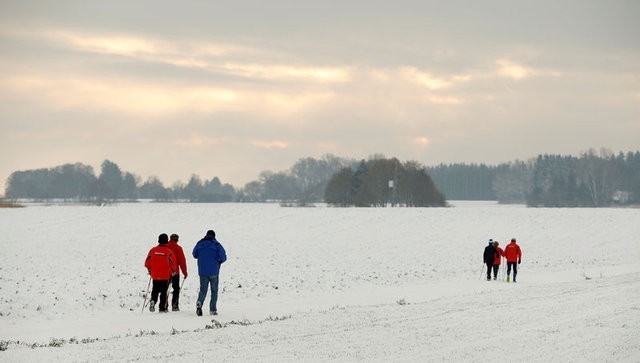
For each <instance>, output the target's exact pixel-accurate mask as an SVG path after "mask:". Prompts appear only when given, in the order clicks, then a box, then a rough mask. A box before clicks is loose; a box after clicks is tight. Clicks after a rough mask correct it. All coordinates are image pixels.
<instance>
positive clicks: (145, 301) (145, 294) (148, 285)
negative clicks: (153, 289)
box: [140, 276, 151, 314]
mask: <svg viewBox="0 0 640 363" xmlns="http://www.w3.org/2000/svg"><path fill="white" fill-rule="evenodd" d="M150 286H151V276H149V283H148V284H147V291H146V292H145V293H144V302H143V303H142V311H141V312H140V314H142V313H144V307H145V306H147V297H148V296H149V287H150Z"/></svg>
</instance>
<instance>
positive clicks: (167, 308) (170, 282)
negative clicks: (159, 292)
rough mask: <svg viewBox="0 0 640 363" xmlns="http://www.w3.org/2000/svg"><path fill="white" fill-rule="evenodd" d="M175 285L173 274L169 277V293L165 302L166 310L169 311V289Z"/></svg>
mask: <svg viewBox="0 0 640 363" xmlns="http://www.w3.org/2000/svg"><path fill="white" fill-rule="evenodd" d="M172 285H173V276H171V277H170V278H169V281H168V284H167V295H166V296H165V299H164V300H165V304H164V310H165V311H169V290H170V289H171V287H172Z"/></svg>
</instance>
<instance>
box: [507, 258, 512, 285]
mask: <svg viewBox="0 0 640 363" xmlns="http://www.w3.org/2000/svg"><path fill="white" fill-rule="evenodd" d="M511 263H512V262H507V282H509V275H510V274H511Z"/></svg>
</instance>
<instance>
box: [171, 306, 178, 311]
mask: <svg viewBox="0 0 640 363" xmlns="http://www.w3.org/2000/svg"><path fill="white" fill-rule="evenodd" d="M171 311H180V308H178V305H173V306H172V307H171Z"/></svg>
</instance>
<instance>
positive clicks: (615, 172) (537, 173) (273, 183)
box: [5, 149, 640, 207]
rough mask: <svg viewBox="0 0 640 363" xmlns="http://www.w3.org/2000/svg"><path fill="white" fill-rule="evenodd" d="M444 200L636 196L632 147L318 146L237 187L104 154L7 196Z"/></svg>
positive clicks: (13, 187) (25, 177)
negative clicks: (527, 156)
mask: <svg viewBox="0 0 640 363" xmlns="http://www.w3.org/2000/svg"><path fill="white" fill-rule="evenodd" d="M445 198H446V200H497V201H499V202H500V203H518V204H527V205H528V206H533V207H600V206H612V205H638V204H640V151H636V152H627V153H626V154H625V153H622V152H620V153H618V154H617V155H616V154H614V153H612V152H611V151H609V150H605V149H602V150H600V151H598V152H596V151H595V150H589V151H587V152H584V153H582V154H581V155H580V156H578V157H575V156H561V155H539V156H538V157H537V158H534V159H531V160H528V161H513V162H509V163H503V164H499V165H497V166H488V165H485V164H449V165H444V164H441V165H438V166H430V167H424V166H422V165H421V164H420V163H418V162H413V161H409V162H405V163H401V162H400V161H399V160H397V159H395V158H391V159H386V158H384V156H382V155H374V156H371V157H370V158H369V159H368V160H360V161H358V160H355V159H346V158H340V157H336V156H333V155H324V156H322V157H321V158H319V159H314V158H303V159H300V160H298V161H297V162H296V163H295V164H294V165H293V166H292V167H291V168H289V169H288V170H284V171H280V172H272V171H263V172H262V173H260V175H259V177H258V179H257V180H255V181H252V182H249V183H247V184H246V185H245V186H244V187H242V188H236V187H234V186H232V185H231V184H227V183H223V182H222V181H221V180H220V179H219V178H218V177H213V178H212V179H211V180H203V179H202V178H200V176H198V175H192V176H191V178H190V179H189V180H188V181H187V182H186V183H183V182H176V183H174V184H173V185H171V186H169V187H165V186H164V185H163V184H162V182H161V181H160V180H159V179H158V178H157V177H154V176H152V177H149V178H148V179H147V180H146V181H142V180H141V178H140V177H138V176H137V175H135V174H133V173H131V172H126V171H122V170H121V169H120V167H119V166H118V165H117V164H116V163H114V162H112V161H109V160H105V161H104V162H103V163H102V165H101V170H100V174H99V175H97V176H96V174H95V173H94V170H93V167H91V166H89V165H85V164H82V163H75V164H65V165H61V166H57V167H53V168H43V169H36V170H26V171H16V172H14V173H12V174H11V176H10V177H9V178H8V179H7V181H6V188H5V199H8V200H17V199H29V200H61V201H74V202H85V203H96V204H101V203H109V202H113V201H135V200H139V199H148V200H153V201H180V202H205V203H211V202H280V203H282V204H285V205H297V206H304V205H309V204H313V203H318V202H327V203H329V204H331V205H334V206H373V207H375V206H387V205H389V206H436V205H443V204H444V201H445Z"/></svg>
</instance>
